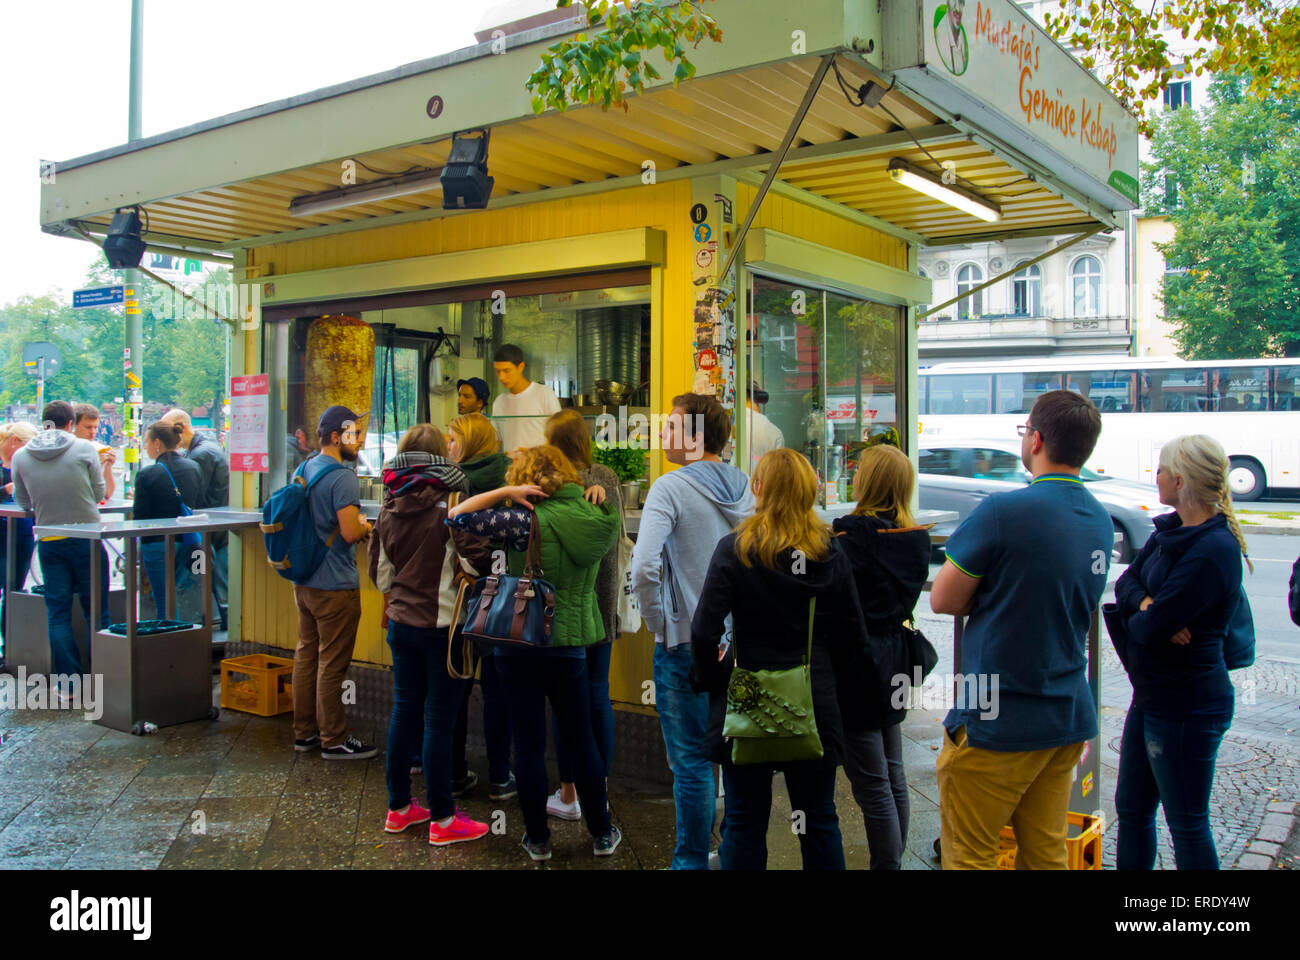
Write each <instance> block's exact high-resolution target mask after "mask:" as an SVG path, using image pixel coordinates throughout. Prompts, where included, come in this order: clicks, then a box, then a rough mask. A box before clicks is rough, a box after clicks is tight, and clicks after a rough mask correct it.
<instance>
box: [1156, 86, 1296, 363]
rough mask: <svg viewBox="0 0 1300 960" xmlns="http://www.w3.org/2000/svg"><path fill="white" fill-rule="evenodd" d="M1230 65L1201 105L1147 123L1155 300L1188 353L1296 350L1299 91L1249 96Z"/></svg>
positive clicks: (1240, 354)
mask: <svg viewBox="0 0 1300 960" xmlns="http://www.w3.org/2000/svg"><path fill="white" fill-rule="evenodd" d="M1246 87H1247V81H1246V79H1245V78H1243V77H1241V76H1238V75H1230V76H1219V77H1216V78H1215V79H1214V81H1213V82H1212V83H1211V85H1210V104H1209V105H1208V106H1206V107H1205V108H1203V109H1201V110H1198V111H1192V110H1186V109H1184V110H1173V111H1169V112H1167V113H1165V114H1163V115H1161V116H1159V117H1157V118H1156V119H1155V121H1154V123H1153V125H1152V126H1153V136H1152V141H1151V155H1152V161H1151V162H1150V163H1146V164H1144V165H1143V198H1142V199H1143V207H1144V209H1145V211H1146V212H1147V213H1148V214H1154V215H1163V216H1166V217H1168V218H1169V221H1170V223H1171V224H1172V225H1173V227H1174V239H1173V240H1172V241H1171V242H1170V243H1167V244H1157V247H1158V249H1159V250H1160V251H1161V253H1163V254H1164V256H1165V261H1166V264H1167V273H1166V275H1165V278H1164V282H1163V283H1162V285H1161V292H1160V298H1161V301H1162V302H1163V304H1164V311H1165V317H1166V319H1167V320H1168V321H1169V322H1170V324H1171V325H1172V326H1173V328H1174V334H1173V336H1174V340H1175V342H1176V343H1177V344H1178V347H1179V353H1180V354H1181V355H1183V356H1185V357H1187V358H1189V359H1224V358H1230V357H1251V356H1281V355H1283V354H1284V353H1285V354H1288V355H1295V354H1298V353H1300V160H1298V158H1300V136H1298V135H1297V132H1296V129H1297V127H1296V125H1297V122H1300V95H1296V94H1291V95H1288V96H1285V97H1274V98H1271V99H1268V100H1263V101H1260V100H1256V99H1253V98H1252V97H1250V96H1248V95H1247V94H1246Z"/></svg>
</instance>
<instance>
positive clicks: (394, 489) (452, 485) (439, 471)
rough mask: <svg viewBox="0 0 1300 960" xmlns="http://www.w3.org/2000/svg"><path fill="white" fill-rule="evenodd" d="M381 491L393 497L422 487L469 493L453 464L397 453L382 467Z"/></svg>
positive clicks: (426, 455)
mask: <svg viewBox="0 0 1300 960" xmlns="http://www.w3.org/2000/svg"><path fill="white" fill-rule="evenodd" d="M383 475H384V487H385V488H387V490H388V491H389V492H390V493H392V495H393V496H395V497H400V496H402V494H405V493H412V492H414V491H416V490H420V489H423V488H424V487H433V488H434V489H439V490H459V491H460V492H461V493H468V492H469V481H468V480H467V479H465V473H464V471H463V470H461V468H460V467H458V466H457V465H456V464H455V463H454V462H453V461H451V460H448V459H447V458H446V457H439V456H436V455H434V454H432V453H421V452H419V451H408V452H406V453H399V454H398V455H397V456H395V457H393V458H392V459H391V460H389V461H388V462H387V463H386V464H384V471H383Z"/></svg>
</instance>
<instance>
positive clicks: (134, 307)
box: [122, 0, 144, 497]
mask: <svg viewBox="0 0 1300 960" xmlns="http://www.w3.org/2000/svg"><path fill="white" fill-rule="evenodd" d="M143 57H144V0H131V64H130V88H129V94H128V101H127V120H126V125H127V141H128V142H131V141H134V140H139V139H140V137H141V122H140V101H141V90H142V70H143V62H142V61H143ZM142 279H143V278H142V277H141V275H140V271H139V270H124V271H123V272H122V283H123V285H124V286H125V288H126V290H125V297H124V300H125V308H126V317H125V320H126V330H125V334H126V336H125V343H126V349H125V350H124V351H123V353H122V373H123V378H124V380H125V393H124V396H125V397H126V405H125V409H124V410H123V411H122V414H123V416H122V426H123V432H124V433H125V435H126V444H125V446H124V447H123V450H122V460H123V477H124V479H125V481H126V483H125V489H124V491H123V494H122V495H123V496H127V497H129V496H131V495H133V494H134V492H135V477H136V474H137V473H138V472H139V470H140V447H141V437H140V432H141V424H142V420H143V412H144V382H143V380H142V377H143V374H144V332H143V330H142V329H141V321H140V300H141V299H142V298H141V293H142V292H143V291H142V288H141V286H140V282H141V280H142Z"/></svg>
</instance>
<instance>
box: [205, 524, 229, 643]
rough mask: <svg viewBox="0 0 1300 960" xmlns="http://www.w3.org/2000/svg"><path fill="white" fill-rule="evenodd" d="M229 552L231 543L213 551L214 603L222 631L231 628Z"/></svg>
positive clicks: (214, 548)
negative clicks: (228, 613) (229, 617)
mask: <svg viewBox="0 0 1300 960" xmlns="http://www.w3.org/2000/svg"><path fill="white" fill-rule="evenodd" d="M229 551H230V542H229V541H227V542H226V543H223V544H222V545H221V547H220V549H218V548H216V547H213V549H212V566H211V568H210V570H211V574H212V603H213V606H215V607H216V608H217V617H218V618H219V619H220V620H221V629H222V630H225V629H228V627H229V619H228V616H227V613H226V610H227V607H228V606H229V601H228V597H229V582H230V581H229V566H228V563H229V560H230V556H229Z"/></svg>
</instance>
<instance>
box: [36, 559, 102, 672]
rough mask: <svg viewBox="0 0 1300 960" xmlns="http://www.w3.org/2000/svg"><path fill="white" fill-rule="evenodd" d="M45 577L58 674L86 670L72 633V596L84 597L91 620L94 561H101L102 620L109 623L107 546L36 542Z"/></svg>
mask: <svg viewBox="0 0 1300 960" xmlns="http://www.w3.org/2000/svg"><path fill="white" fill-rule="evenodd" d="M36 552H37V556H39V557H40V560H41V573H42V574H43V575H44V576H45V618H46V624H47V626H48V629H49V636H50V660H51V661H52V663H53V665H54V672H55V673H56V674H65V675H71V674H78V675H80V674H81V673H83V672H84V671H83V669H82V664H81V654H80V652H78V650H77V640H76V638H75V637H74V636H73V635H72V595H73V594H74V593H75V594H77V595H78V597H79V598H80V600H81V611H82V613H84V614H85V615H86V623H87V624H89V623H91V619H90V564H91V558H92V557H94V562H95V563H98V564H99V623H98V624H97V625H95V627H94V629H96V630H103V629H104V628H105V627H107V626H108V553H107V552H106V551H105V550H104V545H103V544H102V543H98V542H95V541H87V540H42V541H41V542H40V543H38V544H37V545H36Z"/></svg>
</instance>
